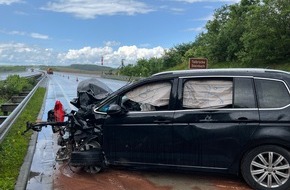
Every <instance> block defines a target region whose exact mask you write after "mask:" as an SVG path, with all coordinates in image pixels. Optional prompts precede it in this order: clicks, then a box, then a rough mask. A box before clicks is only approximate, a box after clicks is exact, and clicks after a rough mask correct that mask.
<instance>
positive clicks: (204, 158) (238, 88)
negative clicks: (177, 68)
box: [173, 77, 259, 169]
mask: <svg viewBox="0 0 290 190" xmlns="http://www.w3.org/2000/svg"><path fill="white" fill-rule="evenodd" d="M179 104H180V107H179V110H177V111H176V113H175V115H174V123H173V131H174V137H173V140H174V142H175V143H174V152H175V155H176V156H175V162H176V164H178V165H185V166H194V167H197V168H198V167H200V168H218V169H226V168H228V167H229V166H230V165H231V164H232V163H233V160H234V159H235V158H236V157H237V156H238V155H239V154H240V153H241V149H242V147H243V146H244V145H245V143H246V142H247V141H248V140H249V138H250V137H251V134H252V133H253V131H254V130H255V128H256V127H257V126H258V125H259V113H258V109H257V104H256V98H255V93H254V83H253V79H252V78H251V77H249V78H246V77H198V78H180V82H179Z"/></svg>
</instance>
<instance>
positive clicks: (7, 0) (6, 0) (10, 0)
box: [0, 0, 23, 5]
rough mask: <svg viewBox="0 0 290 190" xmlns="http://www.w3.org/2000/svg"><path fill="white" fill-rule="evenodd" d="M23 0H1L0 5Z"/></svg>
mask: <svg viewBox="0 0 290 190" xmlns="http://www.w3.org/2000/svg"><path fill="white" fill-rule="evenodd" d="M21 2H23V1H22V0H0V5H10V4H12V3H21Z"/></svg>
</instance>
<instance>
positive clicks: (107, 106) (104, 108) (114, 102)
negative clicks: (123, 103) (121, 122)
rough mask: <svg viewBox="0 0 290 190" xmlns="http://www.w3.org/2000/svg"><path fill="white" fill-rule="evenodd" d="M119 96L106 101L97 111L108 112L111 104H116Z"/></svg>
mask: <svg viewBox="0 0 290 190" xmlns="http://www.w3.org/2000/svg"><path fill="white" fill-rule="evenodd" d="M116 102H117V98H113V99H112V100H110V101H108V102H107V103H105V104H104V105H103V106H102V107H100V108H99V109H98V110H97V111H98V112H107V110H108V109H109V107H110V105H111V104H116Z"/></svg>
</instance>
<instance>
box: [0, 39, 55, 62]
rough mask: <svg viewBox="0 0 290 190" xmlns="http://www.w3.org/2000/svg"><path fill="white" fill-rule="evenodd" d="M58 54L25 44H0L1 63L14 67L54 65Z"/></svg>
mask: <svg viewBox="0 0 290 190" xmlns="http://www.w3.org/2000/svg"><path fill="white" fill-rule="evenodd" d="M56 57H57V54H55V53H54V52H53V51H52V50H49V49H42V48H39V47H36V46H28V45H26V44H23V43H0V63H6V64H7V63H9V64H14V65H30V64H44V65H47V64H52V63H54V62H56V61H57V60H56Z"/></svg>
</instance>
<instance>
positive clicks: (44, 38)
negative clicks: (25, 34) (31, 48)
mask: <svg viewBox="0 0 290 190" xmlns="http://www.w3.org/2000/svg"><path fill="white" fill-rule="evenodd" d="M30 36H31V37H32V38H37V39H42V40H47V39H49V37H48V36H47V35H43V34H39V33H31V34H30Z"/></svg>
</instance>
